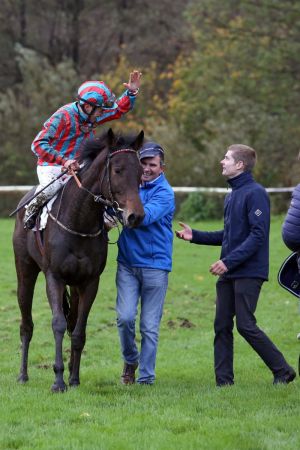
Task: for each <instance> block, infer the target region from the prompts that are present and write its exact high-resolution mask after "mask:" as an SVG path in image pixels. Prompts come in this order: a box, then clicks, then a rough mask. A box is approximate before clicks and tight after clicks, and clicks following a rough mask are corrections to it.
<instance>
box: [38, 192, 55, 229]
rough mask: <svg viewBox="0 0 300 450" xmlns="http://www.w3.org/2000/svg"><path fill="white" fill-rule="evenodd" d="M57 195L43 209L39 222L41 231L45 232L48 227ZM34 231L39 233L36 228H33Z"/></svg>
mask: <svg viewBox="0 0 300 450" xmlns="http://www.w3.org/2000/svg"><path fill="white" fill-rule="evenodd" d="M56 197H57V194H55V195H54V197H52V198H51V199H50V200H49V201H48V202H47V203H46V204H45V205H44V206H43V208H42V211H41V213H40V220H39V230H44V229H45V228H46V225H47V221H48V217H49V214H48V213H49V212H50V211H51V209H52V205H53V203H54V200H55V199H56ZM33 231H37V229H36V226H35V227H34V228H33Z"/></svg>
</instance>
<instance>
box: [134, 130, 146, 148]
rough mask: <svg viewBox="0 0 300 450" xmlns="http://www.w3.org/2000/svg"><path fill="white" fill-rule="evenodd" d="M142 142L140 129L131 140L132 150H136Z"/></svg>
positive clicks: (142, 132) (142, 137)
mask: <svg viewBox="0 0 300 450" xmlns="http://www.w3.org/2000/svg"><path fill="white" fill-rule="evenodd" d="M143 142H144V130H142V131H141V132H140V133H139V134H138V135H137V137H136V138H135V140H134V141H133V142H132V144H131V146H132V148H133V149H134V150H136V151H138V150H139V149H140V148H141V146H142V145H143Z"/></svg>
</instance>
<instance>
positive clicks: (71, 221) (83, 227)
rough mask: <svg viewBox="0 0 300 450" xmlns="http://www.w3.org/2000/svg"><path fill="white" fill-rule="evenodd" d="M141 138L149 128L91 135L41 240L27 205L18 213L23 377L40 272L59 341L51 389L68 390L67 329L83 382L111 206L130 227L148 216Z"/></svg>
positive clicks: (74, 381)
mask: <svg viewBox="0 0 300 450" xmlns="http://www.w3.org/2000/svg"><path fill="white" fill-rule="evenodd" d="M143 139H144V133H143V131H141V132H140V133H139V135H137V136H135V137H129V136H127V135H126V136H122V135H116V134H114V132H113V131H112V130H111V129H110V130H109V131H108V132H106V133H104V134H102V135H101V136H100V137H98V138H95V139H93V140H89V141H86V144H85V146H84V148H83V150H82V153H81V154H80V157H79V162H80V163H81V165H83V167H82V168H81V169H80V171H79V173H78V176H76V175H75V177H76V178H77V181H78V179H79V178H80V183H79V184H77V183H76V179H75V178H74V177H71V178H70V180H69V181H68V182H67V183H66V184H65V185H64V187H63V188H62V190H61V191H60V192H59V193H58V196H57V198H56V199H55V201H54V203H53V206H52V209H51V212H49V216H50V217H48V222H47V225H46V228H45V230H44V231H43V236H42V239H41V237H40V233H39V232H36V231H33V230H26V229H24V226H23V217H24V209H22V208H21V209H20V211H19V212H18V214H17V217H16V222H15V229H14V233H13V248H14V254H15V266H16V273H17V283H18V286H17V297H18V303H19V308H20V312H21V322H20V338H21V348H22V352H21V368H20V373H19V377H18V381H19V382H20V383H26V382H27V381H28V379H29V377H28V353H29V345H30V341H31V338H32V335H33V327H34V324H33V320H32V302H33V294H34V287H35V283H36V279H37V276H38V274H39V272H41V271H42V272H43V273H44V276H45V279H46V291H47V297H48V301H49V304H50V307H51V310H52V330H53V334H54V339H55V362H54V364H53V370H54V374H55V379H54V384H53V385H52V387H51V390H52V391H53V392H64V391H66V390H67V385H66V383H65V381H64V375H63V374H64V363H63V356H62V344H63V338H64V334H65V332H66V330H67V331H68V332H69V334H70V338H71V352H70V360H69V385H70V386H78V385H79V384H80V377H79V372H80V361H81V354H82V350H83V348H84V345H85V339H86V324H87V320H88V316H89V313H90V310H91V307H92V305H93V302H94V299H95V297H96V294H97V291H98V286H99V279H100V275H101V273H102V272H103V270H104V268H105V265H106V260H107V251H108V236H107V232H106V230H105V227H104V219H103V214H104V211H105V207H106V206H110V207H112V208H113V209H114V210H115V211H116V213H117V214H118V216H119V219H120V221H121V223H122V225H123V226H126V227H136V226H138V225H139V224H140V223H141V221H142V220H143V217H144V209H143V206H142V203H141V201H140V197H139V184H140V180H141V175H142V168H141V165H140V163H139V159H138V156H137V151H138V149H139V148H140V147H141V145H142V143H143ZM78 177H79V178H78ZM33 192H34V191H33ZM33 192H32V191H31V192H29V193H27V194H26V195H25V196H24V198H23V199H22V200H21V202H20V205H22V204H24V203H26V200H28V199H29V198H30V196H31V195H32V193H33ZM68 296H69V302H68V301H67V300H68V298H67V297H68Z"/></svg>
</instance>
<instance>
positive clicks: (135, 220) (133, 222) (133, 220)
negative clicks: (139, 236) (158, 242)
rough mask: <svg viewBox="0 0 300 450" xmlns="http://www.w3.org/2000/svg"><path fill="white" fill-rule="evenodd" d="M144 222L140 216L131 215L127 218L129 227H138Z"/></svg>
mask: <svg viewBox="0 0 300 450" xmlns="http://www.w3.org/2000/svg"><path fill="white" fill-rule="evenodd" d="M142 220H143V216H140V215H138V214H134V213H132V214H129V216H128V217H127V222H128V226H129V227H137V226H138V225H139V224H140V223H141V222H142Z"/></svg>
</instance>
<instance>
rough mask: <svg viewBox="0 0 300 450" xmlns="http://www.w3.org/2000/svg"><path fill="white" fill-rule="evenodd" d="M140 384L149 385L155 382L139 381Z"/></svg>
mask: <svg viewBox="0 0 300 450" xmlns="http://www.w3.org/2000/svg"><path fill="white" fill-rule="evenodd" d="M138 384H143V385H147V386H152V385H153V383H149V381H138Z"/></svg>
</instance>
